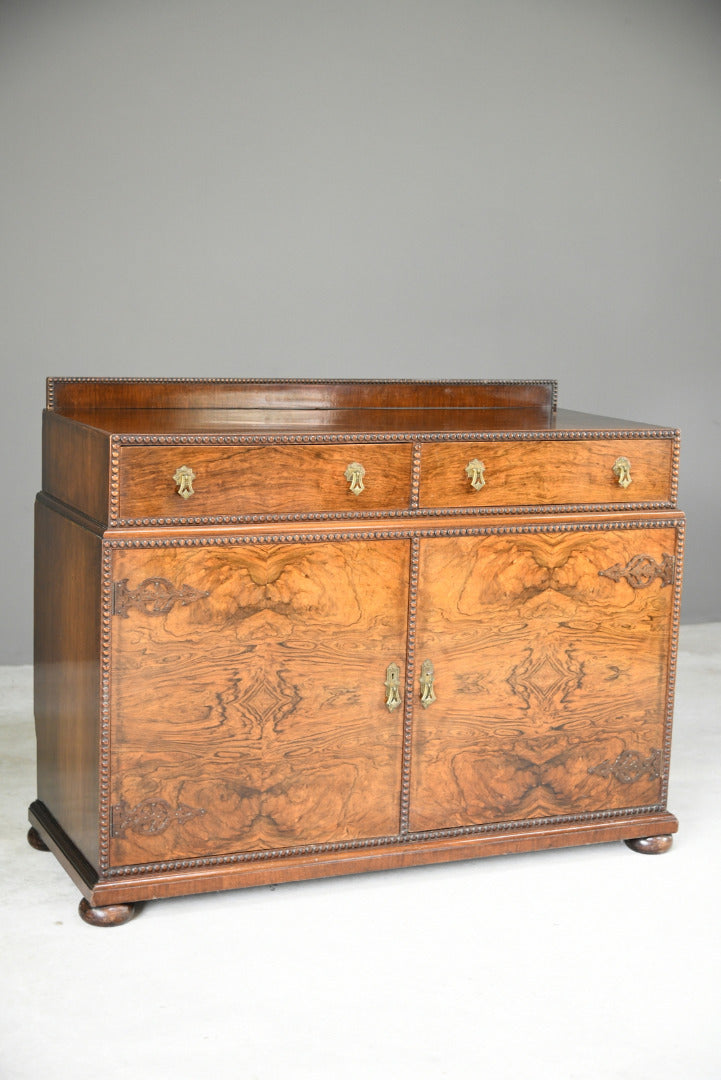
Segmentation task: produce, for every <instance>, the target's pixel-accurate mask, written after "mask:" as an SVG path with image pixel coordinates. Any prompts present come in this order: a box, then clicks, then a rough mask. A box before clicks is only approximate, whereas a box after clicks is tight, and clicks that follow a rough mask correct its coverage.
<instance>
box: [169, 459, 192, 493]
mask: <svg viewBox="0 0 721 1080" xmlns="http://www.w3.org/2000/svg"><path fill="white" fill-rule="evenodd" d="M173 480H175V483H176V484H177V485H178V495H181V496H182V497H183V498H184V499H189V498H190V496H191V495H194V494H195V492H194V491H193V480H195V473H194V472H193V470H192V469H191V468H190V467H189V466H188V465H181V466H180V468H178V469H176V470H175V472H174V473H173Z"/></svg>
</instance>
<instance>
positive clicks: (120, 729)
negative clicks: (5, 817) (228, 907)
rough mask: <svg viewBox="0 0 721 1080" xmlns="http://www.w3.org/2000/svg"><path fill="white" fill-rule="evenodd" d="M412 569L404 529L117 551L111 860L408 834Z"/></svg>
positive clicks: (153, 858)
mask: <svg viewBox="0 0 721 1080" xmlns="http://www.w3.org/2000/svg"><path fill="white" fill-rule="evenodd" d="M408 564H409V542H408V541H407V540H395V539H394V540H374V539H370V540H358V541H345V542H340V541H331V540H329V541H328V542H318V543H300V542H296V543H264V542H255V543H237V544H233V543H227V542H225V543H223V542H220V543H215V544H213V543H208V544H207V546H206V544H205V543H203V544H202V545H201V544H198V545H195V546H190V545H188V546H180V545H178V546H169V547H162V548H156V549H153V548H150V549H137V548H136V549H132V548H120V549H117V550H115V552H114V555H113V578H114V614H113V616H112V619H111V654H112V672H111V680H110V687H111V691H110V712H111V804H112V809H111V823H110V833H111V839H110V855H111V863H112V864H113V865H116V866H117V865H126V864H137V863H138V862H143V863H147V862H153V861H158V860H161V861H163V862H165V861H168V860H174V859H175V860H177V859H187V858H192V857H207V856H211V857H216V856H220V857H221V858H222V856H223V855H225V854H228V853H233V852H263V851H268V850H279V849H280V850H283V849H289V848H296V847H298V846H302V845H308V844H322V843H328V842H339V841H340V842H342V841H348V840H353V839H357V838H366V837H369V838H370V837H378V836H384V835H387V834H395V833H397V831H398V829H399V806H400V788H401V768H402V725H403V717H402V713H403V709H402V708H394V709H393V710H389V709H388V708H387V706H386V693H387V691H386V687H385V685H384V683H385V682H386V679H387V674H386V673H387V668H388V665H389V664H397V665H398V667H399V669H400V671H403V669H404V663H405V653H406V617H407V604H408V596H407V591H408V585H407V582H408ZM402 691H403V688H402V686H401V687H400V692H401V693H402Z"/></svg>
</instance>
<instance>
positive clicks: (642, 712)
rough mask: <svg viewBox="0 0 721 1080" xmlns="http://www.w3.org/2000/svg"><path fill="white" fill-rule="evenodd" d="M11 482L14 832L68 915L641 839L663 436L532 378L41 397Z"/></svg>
mask: <svg viewBox="0 0 721 1080" xmlns="http://www.w3.org/2000/svg"><path fill="white" fill-rule="evenodd" d="M484 418H485V419H484ZM582 419H583V420H584V423H585V426H579V424H580V422H581V420H582ZM394 424H395V425H396V426H395V427H394V426H393V425H394ZM284 425H285V429H284ZM454 425H455V427H454ZM499 425H502V426H499ZM203 426H205V427H206V432H205V433H204V432H203ZM434 428H435V429H436V430H434ZM618 457H627V458H628V459H629V460H630V463H631V484H630V485H629V486H628V487H622V486H620V485H619V484H618V477H617V475H616V474H615V473H614V469H613V466H614V463H615V461H616V460H617V458H618ZM471 459H473V460H475V461H476V462H480V463H481V464H482V465H483V475H484V481H485V482H484V483H483V484H479V483H476V485H475V487H474V486H472V485H471V484H470V483H469V476H475V477H476V479H477V478H478V475H479V473H478V467H477V468H476V472H475V473H472V474H471V473H468V471H467V470H466V466H467V465H468V462H469V461H470V460H471ZM43 461H44V471H43V478H44V491H43V492H42V493H41V494H40V495H39V496H38V501H37V526H36V601H35V602H36V698H35V700H36V727H37V736H38V795H39V797H38V800H37V801H36V802H35V803H34V804H33V806H32V807H31V811H30V820H31V824H32V829H31V833H30V838H31V843H33V844H34V846H36V847H38V848H42V847H43V846H45V847H47V848H49V849H50V850H51V851H52V852H53V853H54V854H55V855H56V857H57V858H58V859H59V860H60V862H61V863H62V865H63V866H64V867H65V868H66V869H67V871H68V873H70V875H71V876H72V877H73V879H74V880H75V881H76V883H77V884H78V886H79V888H80V889H81V891H82V893H83V895H84V897H85V900H84V901H83V903H82V905H81V915H82V917H83V918H84V919H85V921H87V922H90V923H91V924H93V925H98V926H110V925H119V924H120V923H121V922H125V921H127V919H128V918H130V917H131V915H132V913H133V905H134V904H135V903H136V902H138V901H143V900H146V899H151V898H152V897H154V896H172V895H179V894H183V893H192V892H200V891H204V890H206V889H219V888H235V887H242V886H246V885H253V884H261V883H264V882H265V883H267V882H272V881H284V880H296V879H303V878H308V877H317V876H325V875H331V874H344V873H353V872H358V871H364V870H371V869H382V868H386V867H395V866H398V867H399V866H406V865H414V864H418V863H425V862H443V861H450V860H453V859H459V858H472V857H474V856H480V855H486V854H493V853H497V852H503V851H524V850H536V849H541V848H544V847H555V846H567V845H570V844H579V843H592V842H594V841H607V840H619V839H623V840H626V841H627V842H628V843H629V844H633V845H634V846H635V847H636V849H637V850H640V851H644V852H660V851H663V850H666V849H667V847H668V846H669V842H670V835H671V833H673V832H674V831H675V830H676V828H677V823H676V820H675V818H673V816H672V815H671V814H669V813H668V811H667V810H666V793H667V785H668V771H669V754H670V739H671V716H672V706H673V689H674V679H675V662H676V642H677V630H678V616H679V605H680V589H681V563H682V550H683V515H681V514H679V513H678V512H677V511H676V510H675V497H676V482H677V473H678V433H677V432H675V431H673V430H670V429H666V428H652V427H648V426H643V425H630V424H625V425H623V426H622V425H619V424H618V423H617V422H615V421H608V420H604V419H603V418H600V417H595V418H594V417H588V418H582V417H581V414H568V415H564V414H563V413H562V412H559V411H558V410H557V409H556V393H555V384H553V383H548V382H539V383H533V382H530V381H521V382H516V383H513V382H511V383H500V382H488V383H470V382H459V383H447V384H446V383H412V382H403V381H392V380H388V381H379V382H368V383H362V382H361V383H357V382H356V383H351V382H342V381H328V382H326V381H322V380H317V381H313V380H311V381H308V382H304V381H294V380H277V381H271V380H266V381H263V380H197V381H193V380H137V379H128V380H103V379H99V380H76V379H67V380H66V379H60V380H51V381H50V383H49V386H48V410H47V411H46V413H45V422H44V455H43ZM351 463H353V468H351V469H349V465H351ZM182 467H185V469H183V468H182ZM178 470H180V472H179V471H178ZM183 472H185V473H186V474H188V475H190V476H191V480H190V483H189V484H184V485H182V486H181V485H180V484H179V482H178V479H177V478H178V476H180V475H181V474H182V473H183ZM358 477H360V479H361V480H362V483H359V482H358ZM190 488H192V490H190ZM391 666H392V670H393V671H394V672H395V675H394V680H393V682H392V683H389V677H388V671H389V670H391ZM389 685H390V686H392V687H393V692H392V694H391V691H390V690H389ZM399 698H400V701H399V700H398V699H399Z"/></svg>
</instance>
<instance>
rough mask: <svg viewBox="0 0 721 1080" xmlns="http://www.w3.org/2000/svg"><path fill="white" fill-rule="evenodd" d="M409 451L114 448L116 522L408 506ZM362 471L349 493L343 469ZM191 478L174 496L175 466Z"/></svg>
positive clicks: (392, 448)
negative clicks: (189, 490)
mask: <svg viewBox="0 0 721 1080" xmlns="http://www.w3.org/2000/svg"><path fill="white" fill-rule="evenodd" d="M411 454H412V447H411V446H410V445H409V444H408V443H404V444H401V445H398V446H390V447H389V446H385V445H382V444H381V445H377V444H370V445H363V444H354V443H348V444H342V445H336V446H295V445H294V446H284V445H275V446H214V447H209V446H187V447H186V446H170V447H168V446H124V447H123V448H122V449H121V451H120V476H119V492H118V513H119V516H120V517H121V518H146V517H147V518H172V517H177V516H179V515H192V516H193V517H199V516H203V515H216V516H217V515H223V514H266V515H267V514H271V515H272V514H288V513H290V514H292V513H303V512H306V513H309V512H331V513H345V514H349V513H355V512H357V511H359V510H384V509H391V508H399V509H407V508H408V507H409V505H410V498H411ZM354 463H359V464H360V465H362V467H363V469H364V470H365V472H364V475H363V478H362V483H363V490H362V491H361V492H360V494H358V495H356V494H354V493H353V492H352V491H351V489H350V482H349V480H348V479H347V478H346V475H345V473H346V470H347V468H348V466H349V465H351V464H354ZM180 465H187V466H188V467H189V468H191V469H192V470H193V472H194V473H195V480H194V481H193V488H194V494H193V495H192V496H190V497H189V498H188V499H183V498H182V497H181V496H179V495H178V489H177V485H176V483H175V482H174V480H173V476H174V474H175V471H176V469H177V468H178V466H180Z"/></svg>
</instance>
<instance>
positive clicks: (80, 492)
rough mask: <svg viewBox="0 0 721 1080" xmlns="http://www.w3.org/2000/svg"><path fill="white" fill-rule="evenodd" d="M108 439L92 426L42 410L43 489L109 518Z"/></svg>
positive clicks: (91, 513)
mask: <svg viewBox="0 0 721 1080" xmlns="http://www.w3.org/2000/svg"><path fill="white" fill-rule="evenodd" d="M109 461H110V443H109V441H108V438H107V436H106V435H105V434H104V433H102V432H100V431H98V430H96V429H95V428H92V427H86V426H84V425H81V424H76V423H73V422H72V421H70V420H67V419H66V418H65V417H63V416H58V415H56V414H55V413H51V412H47V411H46V412H45V413H43V456H42V463H43V464H42V468H43V473H42V475H43V491H44V492H46V493H47V494H48V495H52V496H53V498H55V499H57V500H58V501H59V502H61V503H64V504H65V505H66V506H71V507H73V508H74V509H76V510H79V511H80V512H81V513H82V514H85V515H87V516H88V517H89V518H92V519H93V520H95V521H98V522H103V521H107V519H108V490H109V481H110V475H109Z"/></svg>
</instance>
